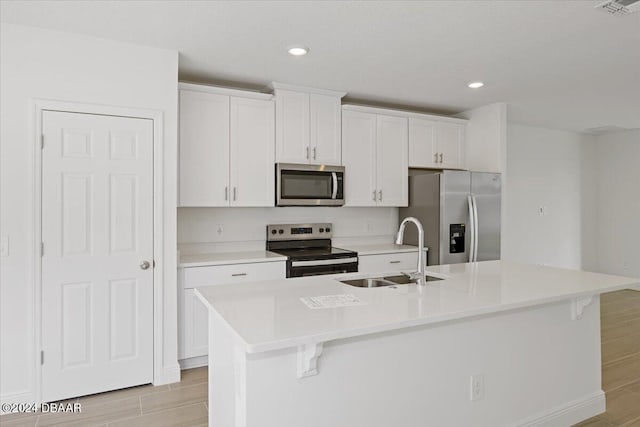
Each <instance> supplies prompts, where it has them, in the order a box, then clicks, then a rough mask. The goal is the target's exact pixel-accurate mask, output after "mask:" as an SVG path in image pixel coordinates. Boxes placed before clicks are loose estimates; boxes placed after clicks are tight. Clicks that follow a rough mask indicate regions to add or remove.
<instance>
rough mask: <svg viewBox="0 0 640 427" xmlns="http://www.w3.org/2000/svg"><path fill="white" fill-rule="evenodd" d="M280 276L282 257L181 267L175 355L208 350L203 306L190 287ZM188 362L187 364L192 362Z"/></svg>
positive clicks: (282, 273) (283, 272) (195, 354)
mask: <svg viewBox="0 0 640 427" xmlns="http://www.w3.org/2000/svg"><path fill="white" fill-rule="evenodd" d="M284 278H286V261H272V262H260V263H248V264H228V265H216V266H207V267H184V268H181V269H180V270H179V274H178V279H179V281H180V287H179V289H180V290H179V300H180V301H179V325H178V332H179V334H180V336H179V340H178V343H179V346H178V347H179V348H178V358H179V359H180V360H183V361H184V359H191V358H194V357H203V356H207V354H208V352H209V349H208V341H209V340H208V329H209V323H208V317H207V316H208V314H207V309H206V308H205V306H204V305H203V304H202V302H201V301H200V300H199V299H198V297H197V296H196V294H195V291H194V289H193V288H197V287H202V286H216V285H227V284H233V283H244V282H254V281H258V280H271V279H284ZM204 363H206V361H205V362H204ZM204 363H199V364H200V365H202V364H204ZM189 365H190V366H189V367H191V366H195V365H193V364H189Z"/></svg>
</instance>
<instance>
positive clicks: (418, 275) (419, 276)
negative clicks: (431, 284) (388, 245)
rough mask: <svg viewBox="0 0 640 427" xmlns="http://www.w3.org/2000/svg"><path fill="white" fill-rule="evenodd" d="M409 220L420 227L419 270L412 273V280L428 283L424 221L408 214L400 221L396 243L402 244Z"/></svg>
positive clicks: (417, 282)
mask: <svg viewBox="0 0 640 427" xmlns="http://www.w3.org/2000/svg"><path fill="white" fill-rule="evenodd" d="M408 222H412V223H414V224H415V225H416V227H417V228H418V271H416V272H415V273H413V274H411V275H410V277H411V279H412V280H415V281H416V284H418V285H426V284H427V282H426V280H425V274H426V273H425V268H426V267H425V266H426V263H425V258H424V228H423V227H422V223H421V222H420V221H418V219H417V218H414V217H412V216H408V217H406V218H405V219H403V220H402V222H401V223H400V229H399V230H398V235H397V236H396V245H401V244H402V242H403V240H404V229H405V227H406V226H407V223H408Z"/></svg>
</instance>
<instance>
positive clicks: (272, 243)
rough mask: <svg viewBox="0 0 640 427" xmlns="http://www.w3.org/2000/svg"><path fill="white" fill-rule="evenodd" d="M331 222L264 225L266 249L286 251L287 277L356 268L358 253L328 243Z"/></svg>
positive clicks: (281, 252)
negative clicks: (265, 229)
mask: <svg viewBox="0 0 640 427" xmlns="http://www.w3.org/2000/svg"><path fill="white" fill-rule="evenodd" d="M332 228H333V226H332V225H331V224H330V223H322V224H275V225H267V250H268V251H271V252H276V253H279V254H281V255H285V256H286V257H287V258H288V259H287V277H303V276H317V275H320V274H335V273H351V272H356V271H358V253H357V252H353V251H348V250H345V249H340V248H334V247H332V246H331V234H332V232H331V229H332Z"/></svg>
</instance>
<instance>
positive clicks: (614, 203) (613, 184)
mask: <svg viewBox="0 0 640 427" xmlns="http://www.w3.org/2000/svg"><path fill="white" fill-rule="evenodd" d="M589 149H590V153H589V156H590V157H591V162H592V163H591V165H592V167H593V168H594V171H595V176H594V178H593V181H592V185H593V186H594V188H595V190H596V196H595V200H594V202H593V205H594V206H595V209H594V212H595V216H596V221H595V223H596V226H595V229H594V230H593V233H594V235H595V237H594V238H593V242H594V246H595V257H594V258H595V259H594V260H593V261H592V262H591V263H590V266H589V267H591V268H592V269H594V270H596V271H599V272H602V273H611V274H621V275H625V276H633V277H640V244H639V242H640V129H638V130H633V131H628V132H619V133H613V134H606V135H599V136H597V137H596V138H595V139H594V141H593V143H592V144H590V145H589Z"/></svg>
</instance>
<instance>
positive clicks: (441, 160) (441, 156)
mask: <svg viewBox="0 0 640 427" xmlns="http://www.w3.org/2000/svg"><path fill="white" fill-rule="evenodd" d="M440 164H442V153H440Z"/></svg>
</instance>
